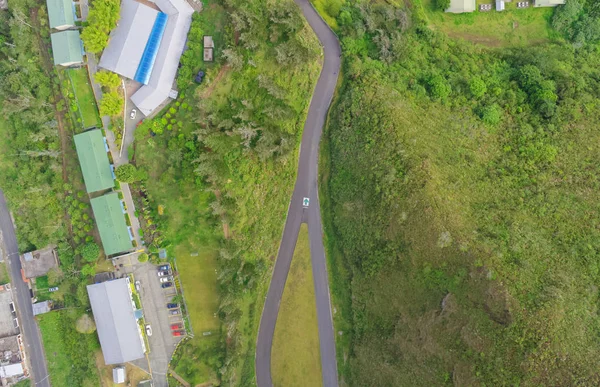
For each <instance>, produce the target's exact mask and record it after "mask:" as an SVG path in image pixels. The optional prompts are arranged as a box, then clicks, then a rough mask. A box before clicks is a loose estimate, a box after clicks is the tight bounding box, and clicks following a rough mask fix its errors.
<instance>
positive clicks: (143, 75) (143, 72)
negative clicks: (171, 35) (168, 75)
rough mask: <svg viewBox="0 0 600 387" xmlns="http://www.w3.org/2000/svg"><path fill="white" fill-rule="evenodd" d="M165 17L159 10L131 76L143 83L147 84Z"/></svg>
mask: <svg viewBox="0 0 600 387" xmlns="http://www.w3.org/2000/svg"><path fill="white" fill-rule="evenodd" d="M167 19H168V16H167V14H166V13H163V12H159V13H158V15H157V16H156V20H155V21H154V26H152V32H150V36H149V37H148V42H147V43H146V48H144V53H143V54H142V59H141V60H140V64H139V65H138V68H137V71H136V72H135V76H134V77H133V79H134V80H136V81H138V82H140V83H143V84H144V85H147V84H148V82H149V81H150V74H152V68H153V67H154V61H155V60H156V54H157V53H158V47H159V46H160V41H161V40H162V36H163V33H164V32H165V27H166V26H167Z"/></svg>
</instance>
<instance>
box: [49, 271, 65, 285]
mask: <svg viewBox="0 0 600 387" xmlns="http://www.w3.org/2000/svg"><path fill="white" fill-rule="evenodd" d="M64 277H65V274H64V273H63V271H62V270H61V269H60V268H59V267H55V268H52V269H50V271H49V272H48V284H49V285H50V286H56V285H58V284H59V283H60V282H61V281H62V279H63V278H64Z"/></svg>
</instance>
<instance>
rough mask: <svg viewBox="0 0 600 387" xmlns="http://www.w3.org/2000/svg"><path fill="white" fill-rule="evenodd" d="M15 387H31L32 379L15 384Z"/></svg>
mask: <svg viewBox="0 0 600 387" xmlns="http://www.w3.org/2000/svg"><path fill="white" fill-rule="evenodd" d="M13 387H31V379H25V380H21V381H20V382H18V383H17V384H13Z"/></svg>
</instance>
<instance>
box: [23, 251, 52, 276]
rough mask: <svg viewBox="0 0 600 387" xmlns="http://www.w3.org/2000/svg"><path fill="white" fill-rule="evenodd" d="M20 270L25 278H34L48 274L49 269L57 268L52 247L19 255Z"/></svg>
mask: <svg viewBox="0 0 600 387" xmlns="http://www.w3.org/2000/svg"><path fill="white" fill-rule="evenodd" d="M20 259H21V269H22V270H23V276H24V277H25V278H36V277H41V276H43V275H46V274H48V272H49V271H50V269H52V268H54V267H58V255H57V254H56V250H55V249H54V246H50V247H46V248H45V249H41V250H35V251H30V252H28V253H25V254H23V255H21V257H20Z"/></svg>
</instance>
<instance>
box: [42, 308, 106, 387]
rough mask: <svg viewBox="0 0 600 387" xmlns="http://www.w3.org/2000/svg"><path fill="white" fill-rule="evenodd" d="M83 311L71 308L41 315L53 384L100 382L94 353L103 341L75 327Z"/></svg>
mask: <svg viewBox="0 0 600 387" xmlns="http://www.w3.org/2000/svg"><path fill="white" fill-rule="evenodd" d="M80 313H81V310H78V309H69V310H66V311H60V312H51V313H46V314H43V315H40V316H37V319H38V322H39V326H40V331H41V332H42V339H43V342H44V343H43V344H44V351H45V352H46V360H47V362H48V372H49V373H50V381H51V382H52V385H53V386H83V387H92V386H98V381H99V378H98V370H97V368H96V364H95V358H94V356H95V352H96V351H97V350H99V349H100V343H99V342H98V336H97V335H96V334H95V333H93V334H89V335H86V334H81V333H78V332H77V331H75V324H74V321H75V319H76V318H77V317H78V316H79V314H80Z"/></svg>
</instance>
